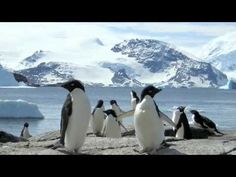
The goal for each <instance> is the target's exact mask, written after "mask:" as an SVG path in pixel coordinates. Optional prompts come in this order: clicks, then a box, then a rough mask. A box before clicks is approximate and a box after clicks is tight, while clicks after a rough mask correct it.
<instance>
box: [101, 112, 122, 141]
mask: <svg viewBox="0 0 236 177" xmlns="http://www.w3.org/2000/svg"><path fill="white" fill-rule="evenodd" d="M104 113H106V115H107V117H106V120H105V121H104V127H103V131H102V132H103V136H106V137H109V138H120V137H121V129H120V126H119V122H118V120H117V115H116V113H115V111H114V110H112V109H108V110H106V111H104Z"/></svg>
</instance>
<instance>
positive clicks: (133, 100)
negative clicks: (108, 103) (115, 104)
mask: <svg viewBox="0 0 236 177" xmlns="http://www.w3.org/2000/svg"><path fill="white" fill-rule="evenodd" d="M135 107H136V99H134V98H132V99H131V108H132V110H135Z"/></svg>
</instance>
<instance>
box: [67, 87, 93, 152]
mask: <svg viewBox="0 0 236 177" xmlns="http://www.w3.org/2000/svg"><path fill="white" fill-rule="evenodd" d="M71 94H72V99H73V100H72V102H73V104H72V115H71V116H70V118H69V121H68V126H67V129H66V133H65V147H66V148H68V149H70V150H77V151H78V150H79V149H80V148H81V146H82V145H83V143H84V140H85V137H86V132H87V129H88V125H89V120H90V113H91V108H90V103H89V100H88V98H87V96H86V95H85V93H84V92H83V91H81V90H79V89H74V90H73V91H72V92H71Z"/></svg>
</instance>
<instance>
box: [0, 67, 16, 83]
mask: <svg viewBox="0 0 236 177" xmlns="http://www.w3.org/2000/svg"><path fill="white" fill-rule="evenodd" d="M0 86H18V82H17V81H16V80H15V78H14V76H13V74H12V73H10V72H8V71H7V70H6V69H4V68H3V67H2V65H1V64H0Z"/></svg>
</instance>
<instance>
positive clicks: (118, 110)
mask: <svg viewBox="0 0 236 177" xmlns="http://www.w3.org/2000/svg"><path fill="white" fill-rule="evenodd" d="M110 105H111V109H112V110H113V111H115V113H116V116H117V120H118V122H119V125H120V126H122V127H123V128H124V129H125V131H126V132H127V131H128V130H127V129H126V128H125V126H124V125H123V124H122V117H121V116H120V115H122V114H125V113H126V112H125V111H123V110H122V109H121V108H120V106H119V105H118V104H117V102H116V100H111V101H110Z"/></svg>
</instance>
